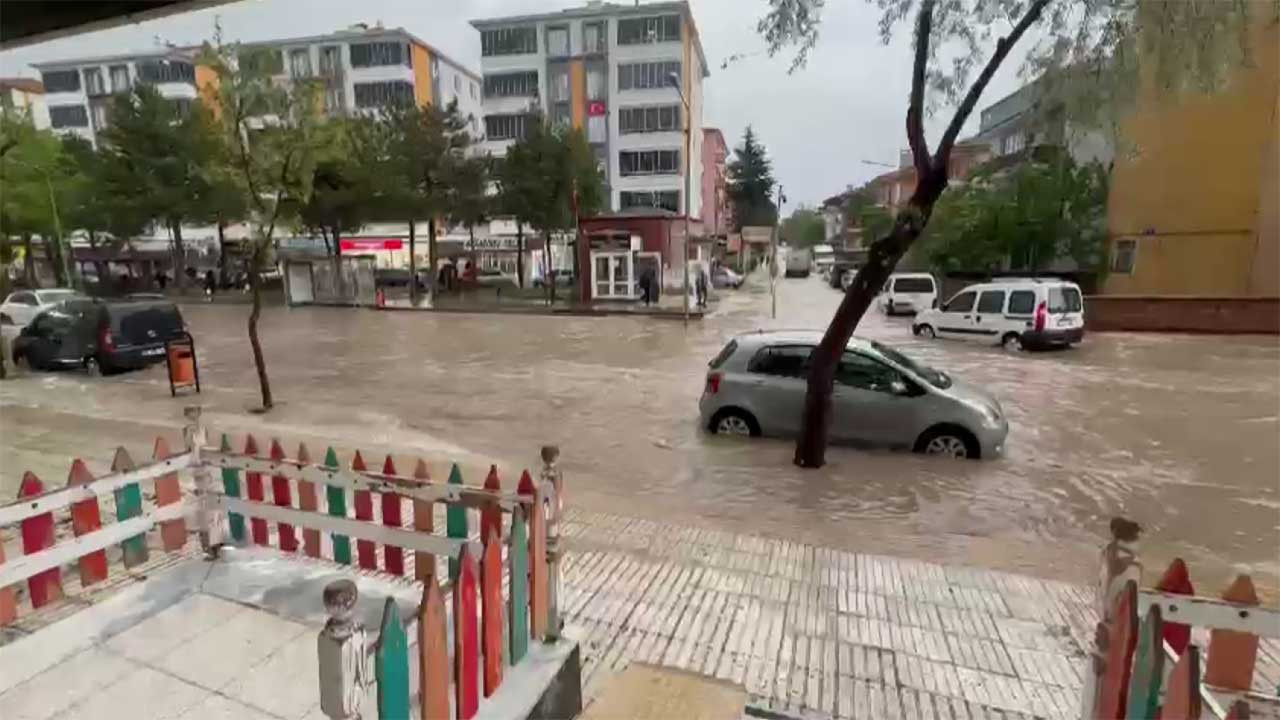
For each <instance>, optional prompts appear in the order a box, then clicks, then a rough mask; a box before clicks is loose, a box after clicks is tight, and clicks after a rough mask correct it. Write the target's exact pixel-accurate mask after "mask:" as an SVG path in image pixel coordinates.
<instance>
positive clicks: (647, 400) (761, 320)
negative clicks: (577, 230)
mask: <svg viewBox="0 0 1280 720" xmlns="http://www.w3.org/2000/svg"><path fill="white" fill-rule="evenodd" d="M838 300H839V296H838V294H837V293H836V292H835V291H833V290H831V289H830V288H828V287H826V286H825V285H824V284H822V283H821V282H820V281H819V280H818V279H816V278H812V279H808V280H799V279H797V280H786V281H783V282H781V283H780V296H779V317H778V319H777V320H769V297H768V294H767V292H766V291H764V290H763V289H762V288H755V289H744V290H741V291H737V292H729V293H727V294H725V295H724V297H723V299H722V300H721V301H720V303H719V305H718V308H717V309H716V312H715V313H714V314H713V315H711V316H710V317H708V318H707V319H705V320H704V321H702V322H694V323H692V324H691V325H690V326H689V328H688V329H687V330H686V329H685V328H684V327H682V325H681V323H680V322H678V321H669V320H653V319H645V318H630V317H611V318H552V317H534V316H523V315H467V314H443V313H441V314H432V313H409V312H374V311H369V310H349V309H336V308H334V309H329V308H306V309H285V308H273V309H269V310H267V311H266V312H265V314H264V318H263V327H264V331H263V334H264V346H265V349H266V353H267V357H268V361H269V366H270V371H271V377H272V380H273V388H274V390H275V396H276V398H278V400H279V401H280V402H281V404H280V406H279V407H278V408H277V409H276V410H274V411H273V412H272V413H270V414H269V415H267V416H265V417H264V418H259V419H253V422H255V423H257V424H258V426H259V427H263V426H265V427H266V428H267V429H268V430H270V431H271V432H276V433H278V434H280V435H282V436H285V437H288V436H291V435H292V436H296V435H308V436H320V437H339V438H354V439H355V442H356V443H357V444H358V443H359V442H360V441H367V442H370V443H379V444H382V445H387V446H392V447H399V448H403V449H406V450H421V451H422V452H435V453H443V454H446V455H447V454H448V453H450V452H464V451H465V452H467V453H470V454H472V455H473V456H476V457H492V458H496V459H498V460H502V461H506V462H508V463H509V464H510V466H512V467H516V466H518V465H520V464H522V463H524V464H527V463H528V461H529V460H530V459H531V458H532V457H534V454H535V453H536V448H537V447H538V446H539V445H541V444H544V443H557V444H559V445H560V446H561V448H562V449H563V463H564V467H565V471H566V473H567V476H568V478H569V485H568V493H569V495H568V497H569V500H570V502H573V503H576V504H579V505H581V506H584V507H587V508H590V509H595V510H605V511H612V512H617V513H621V514H627V515H637V516H648V517H653V518H660V519H663V520H669V521H676V522H684V523H695V524H703V525H707V526H713V527H720V528H726V529H732V530H735V531H739V532H754V533H762V534H767V535H773V536H780V537H785V538H791V539H796V540H802V541H807V542H816V543H822V544H825V545H831V546H838V547H842V548H847V549H851V550H858V551H865V552H874V553H885V554H891V555H900V556H910V557H917V558H925V559H929V560H934V561H939V562H956V563H967V564H973V565H980V566H986V567H994V568H1000V569H1005V570H1012V571H1021V572H1030V573H1033V574H1037V575H1041V576H1050V577H1058V578H1062V579H1069V580H1077V581H1087V580H1090V579H1092V578H1093V577H1095V576H1096V572H1095V567H1096V566H1095V558H1096V557H1097V552H1098V548H1099V546H1100V544H1101V542H1102V541H1103V533H1104V532H1105V529H1106V524H1107V521H1108V520H1109V518H1110V517H1111V516H1112V515H1114V514H1116V513H1124V514H1126V515H1129V516H1131V517H1133V518H1135V519H1137V520H1138V521H1139V522H1140V523H1141V524H1142V525H1143V526H1144V527H1145V528H1146V533H1145V535H1144V541H1143V559H1144V560H1145V561H1146V562H1147V564H1148V566H1155V565H1160V564H1163V563H1165V562H1167V561H1168V559H1170V558H1172V557H1174V556H1181V557H1183V558H1185V559H1186V560H1187V561H1188V562H1189V563H1190V564H1191V565H1192V572H1193V577H1197V578H1200V579H1201V580H1202V582H1205V583H1207V584H1209V585H1210V586H1213V585H1217V584H1219V583H1221V582H1223V580H1224V579H1225V578H1227V577H1228V575H1230V574H1232V573H1234V572H1237V571H1247V572H1251V573H1253V574H1254V576H1255V580H1257V581H1258V582H1259V583H1260V584H1261V585H1263V586H1264V587H1266V588H1268V589H1271V590H1272V592H1274V589H1275V588H1276V587H1277V586H1278V585H1280V582H1278V580H1277V578H1278V576H1280V470H1278V468H1280V427H1278V423H1277V416H1278V415H1280V346H1278V344H1277V339H1276V338H1271V337H1267V338H1259V337H1229V338H1227V337H1224V338H1216V337H1189V336H1171V335H1140V334H1118V333H1117V334H1096V335H1091V336H1089V337H1088V338H1087V339H1086V342H1085V343H1084V344H1083V345H1082V346H1080V347H1078V348H1074V349H1072V350H1069V351H1065V352H1052V353H1033V354H1012V353H1005V352H1003V351H1001V350H999V349H996V348H986V347H977V346H971V345H967V344H962V343H957V342H954V341H945V340H939V341H924V340H919V339H916V338H914V337H912V336H911V332H910V328H909V321H907V320H905V319H904V320H899V319H893V320H888V319H885V318H883V317H882V316H880V315H879V314H876V313H874V312H873V313H872V314H870V315H869V316H868V318H867V319H866V320H865V321H864V323H863V327H862V328H861V330H860V333H861V334H864V335H867V336H870V337H874V338H877V339H879V340H882V341H884V342H889V343H892V344H894V345H896V346H898V347H899V348H901V349H902V350H904V351H905V352H907V353H908V354H909V355H912V356H914V357H916V358H917V359H919V360H921V361H923V362H925V363H928V364H930V365H934V366H936V367H938V368H941V369H944V370H946V371H948V372H950V373H952V374H954V375H955V376H957V377H960V378H962V379H964V380H966V381H968V382H971V383H975V384H978V385H983V386H986V387H988V388H990V389H991V390H992V391H993V392H994V393H995V394H996V395H997V396H998V397H999V398H1000V401H1001V403H1002V404H1003V405H1004V408H1005V410H1006V412H1007V414H1008V416H1009V422H1010V425H1011V430H1010V435H1009V441H1008V451H1007V456H1006V457H1005V458H1003V459H1000V460H995V461H981V462H963V461H952V460H941V459H934V458H924V457H919V456H915V455H911V454H908V453H901V452H890V451H867V450H857V449H851V448H833V449H832V450H831V451H830V452H829V454H828V461H829V462H828V465H827V466H826V467H824V468H822V469H821V470H811V471H803V470H800V469H798V468H796V467H794V466H792V465H791V462H790V459H791V452H792V447H791V444H790V443H789V442H785V441H779V440H767V439H766V440H741V439H729V438H720V437H714V436H710V435H708V434H706V433H705V432H703V431H702V430H701V429H700V428H699V427H698V423H697V399H698V395H699V393H700V392H701V389H702V385H703V377H704V374H705V371H706V362H707V360H708V359H709V358H710V357H712V356H713V355H714V354H715V353H716V351H717V350H719V348H720V347H721V346H722V345H723V343H724V342H725V341H726V340H727V339H728V338H729V337H731V336H732V335H734V334H735V333H739V332H743V331H748V330H753V329H756V328H760V327H793V328H794V327H823V326H825V323H826V321H827V320H829V319H830V317H831V313H832V312H833V311H834V309H835V306H836V303H837V302H838ZM184 312H185V313H186V315H187V318H188V320H189V322H190V324H191V326H192V330H193V332H194V333H195V335H196V337H197V339H198V341H199V349H200V362H201V371H202V375H203V379H204V384H205V386H206V392H205V393H204V394H203V395H202V397H201V400H200V401H201V402H202V403H203V404H204V405H205V406H206V408H207V412H209V413H211V414H213V415H214V416H215V417H223V418H225V417H227V416H228V415H233V416H237V417H240V418H244V419H245V421H246V422H248V421H249V418H248V416H245V415H244V414H243V411H244V409H245V408H247V407H249V406H250V405H251V404H253V402H254V400H255V394H256V389H255V388H256V386H255V378H254V372H253V366H252V361H251V359H250V356H249V350H248V347H247V344H246V342H245V340H244V320H245V313H246V309H245V308H242V307H234V306H202V305H190V306H186V307H185V308H184ZM185 402H188V401H183V400H170V399H169V397H168V388H167V385H165V380H164V376H163V372H162V370H161V369H159V368H155V369H152V370H149V371H146V372H143V373H132V374H129V375H124V376H118V377H112V378H104V379H88V378H85V377H83V376H79V375H75V374H63V375H45V376H37V377H27V378H25V379H21V380H17V381H13V382H5V383H0V403H2V404H0V416H2V417H0V430H3V439H2V441H0V442H2V445H0V447H3V449H4V457H5V460H4V462H3V467H0V481H2V482H3V485H4V487H3V488H0V492H3V494H4V496H6V497H8V496H10V495H12V493H13V488H14V487H15V486H16V482H17V478H18V476H19V475H20V474H21V469H22V467H25V466H28V465H33V464H34V465H39V464H40V463H42V462H50V461H49V460H48V458H49V457H51V456H52V455H55V454H58V453H59V452H61V453H62V454H63V455H64V456H65V455H75V454H79V453H82V452H84V450H83V447H84V446H85V445H86V444H88V445H91V446H93V444H94V443H95V442H98V443H100V444H102V445H104V448H102V449H98V448H97V447H96V446H94V448H93V449H94V450H95V452H101V453H104V454H106V456H107V457H109V454H108V453H106V449H105V447H106V445H107V444H108V443H115V442H121V441H123V440H121V439H118V438H124V439H128V440H131V441H133V442H139V441H142V442H145V438H146V437H147V433H149V432H153V428H154V427H155V426H157V425H163V426H169V427H176V426H177V425H179V424H180V422H181V420H180V417H181V416H180V408H181V406H182V405H183V404H184V403H185ZM139 439H141V440H139ZM59 462H62V461H61V459H59ZM61 472H63V473H65V470H63V471H61ZM472 481H476V482H478V481H479V478H474V479H472ZM1207 589H1210V590H1211V589H1212V587H1210V588H1207ZM1273 597H1274V596H1273Z"/></svg>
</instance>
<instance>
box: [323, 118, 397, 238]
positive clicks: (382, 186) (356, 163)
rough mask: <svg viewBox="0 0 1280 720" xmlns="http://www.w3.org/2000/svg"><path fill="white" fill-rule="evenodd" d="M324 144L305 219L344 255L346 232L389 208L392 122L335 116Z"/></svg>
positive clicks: (329, 125) (327, 130)
mask: <svg viewBox="0 0 1280 720" xmlns="http://www.w3.org/2000/svg"><path fill="white" fill-rule="evenodd" d="M324 129H325V131H326V132H327V133H328V134H329V137H328V138H327V139H326V140H325V141H324V142H322V143H321V144H320V148H321V150H320V152H321V154H320V156H319V157H318V158H317V160H316V165H315V175H314V177H313V178H312V181H311V195H310V197H309V198H308V199H307V201H306V203H304V204H303V206H302V208H301V220H302V224H303V225H304V226H305V227H307V228H310V229H311V230H312V231H313V232H318V233H319V234H320V235H321V237H323V238H324V242H325V248H326V250H327V251H328V252H329V254H331V255H334V256H337V255H339V254H341V248H340V246H339V239H340V238H341V236H342V234H343V233H344V232H350V231H353V230H357V229H359V228H360V227H361V226H362V225H364V224H365V223H366V222H368V221H369V220H373V219H375V218H377V217H380V216H381V214H382V213H386V212H388V208H387V207H386V205H387V179H386V177H385V171H386V169H387V164H388V161H389V156H390V148H389V147H388V137H387V127H386V126H385V125H383V124H381V123H379V122H378V121H377V120H376V119H374V118H372V117H369V116H366V115H356V116H353V117H343V118H336V119H332V120H330V121H329V122H328V123H327V124H326V126H325V128H324Z"/></svg>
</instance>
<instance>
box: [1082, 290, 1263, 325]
mask: <svg viewBox="0 0 1280 720" xmlns="http://www.w3.org/2000/svg"><path fill="white" fill-rule="evenodd" d="M1085 323H1086V326H1087V328H1088V329H1089V330H1091V331H1095V332H1096V331H1106V330H1131V331H1145V332H1190V333H1223V334H1245V333H1260V334H1268V335H1275V334H1280V298H1278V297H1237V298H1232V297H1203V296H1190V295H1189V296H1175V295H1163V296H1162V295H1092V296H1089V297H1088V298H1086V299H1085Z"/></svg>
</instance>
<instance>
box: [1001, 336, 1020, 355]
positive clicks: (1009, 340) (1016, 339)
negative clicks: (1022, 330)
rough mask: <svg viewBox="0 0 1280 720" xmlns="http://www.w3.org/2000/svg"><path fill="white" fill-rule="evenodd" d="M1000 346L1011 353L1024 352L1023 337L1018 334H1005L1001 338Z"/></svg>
mask: <svg viewBox="0 0 1280 720" xmlns="http://www.w3.org/2000/svg"><path fill="white" fill-rule="evenodd" d="M1000 346H1001V347H1003V348H1004V349H1005V350H1009V351H1018V350H1022V335H1020V334H1018V333H1016V332H1011V333H1005V334H1004V337H1002V338H1000Z"/></svg>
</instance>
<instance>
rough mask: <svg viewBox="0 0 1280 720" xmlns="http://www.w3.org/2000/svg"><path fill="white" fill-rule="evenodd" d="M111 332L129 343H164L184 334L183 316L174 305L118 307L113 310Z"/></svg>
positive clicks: (141, 304) (140, 304) (158, 304)
mask: <svg viewBox="0 0 1280 720" xmlns="http://www.w3.org/2000/svg"><path fill="white" fill-rule="evenodd" d="M111 331H112V332H113V333H117V334H119V335H120V337H121V338H122V339H123V340H124V341H125V342H128V343H154V342H164V341H165V340H167V339H169V338H173V337H175V336H177V335H180V334H182V332H183V329H182V314H181V313H179V312H178V307H177V306H176V305H174V304H172V303H152V304H143V303H137V304H129V305H118V306H116V307H113V308H111Z"/></svg>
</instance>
